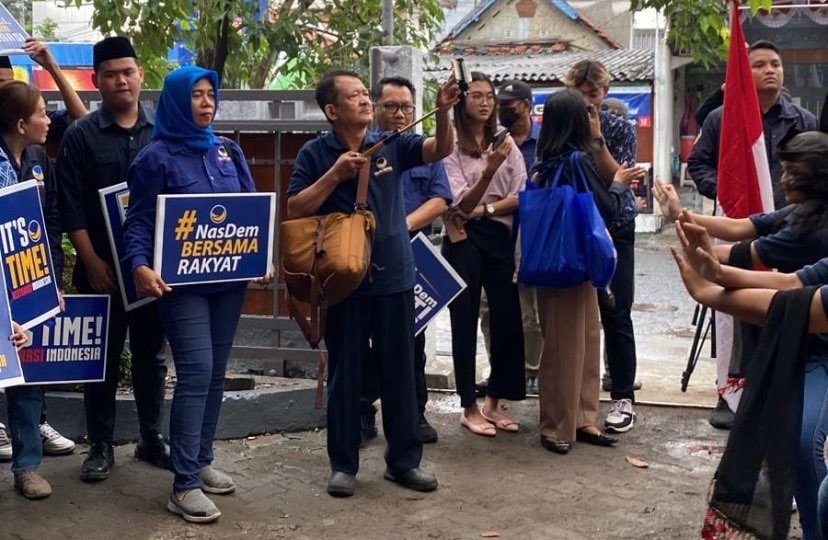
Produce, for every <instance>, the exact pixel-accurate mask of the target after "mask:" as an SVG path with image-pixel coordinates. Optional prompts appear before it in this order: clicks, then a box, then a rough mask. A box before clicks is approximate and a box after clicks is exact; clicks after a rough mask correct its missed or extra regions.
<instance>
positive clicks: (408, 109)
mask: <svg viewBox="0 0 828 540" xmlns="http://www.w3.org/2000/svg"><path fill="white" fill-rule="evenodd" d="M377 105H379V106H380V107H382V110H383V111H385V113H386V114H397V111H402V112H403V114H412V113H413V112H414V110H415V109H416V107H414V105H411V104H410V103H406V104H405V105H400V104H398V103H378V104H377Z"/></svg>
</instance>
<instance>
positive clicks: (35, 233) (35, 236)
mask: <svg viewBox="0 0 828 540" xmlns="http://www.w3.org/2000/svg"><path fill="white" fill-rule="evenodd" d="M27 230H28V232H29V239H30V240H31V241H32V242H34V243H37V242H39V241H40V236H41V235H42V234H43V231H42V229H41V228H40V223H38V222H37V221H35V220H31V221H30V222H29V226H28V227H27Z"/></svg>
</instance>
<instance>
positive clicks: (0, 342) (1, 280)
mask: <svg viewBox="0 0 828 540" xmlns="http://www.w3.org/2000/svg"><path fill="white" fill-rule="evenodd" d="M0 284H2V285H3V288H2V289H0V388H5V387H7V386H17V385H18V384H23V369H22V367H21V366H20V358H19V357H18V356H17V349H16V348H15V347H14V344H13V343H12V342H11V340H10V339H9V338H10V337H11V335H12V323H11V321H12V318H11V310H10V309H9V299H8V297H7V296H6V295H5V294H4V291H5V290H6V283H5V277H4V276H3V272H0Z"/></svg>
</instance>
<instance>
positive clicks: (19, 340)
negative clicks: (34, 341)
mask: <svg viewBox="0 0 828 540" xmlns="http://www.w3.org/2000/svg"><path fill="white" fill-rule="evenodd" d="M12 331H13V332H14V333H13V334H12V335H11V337H10V338H9V339H10V340H11V342H12V344H13V345H14V347H15V348H16V349H17V350H18V351H19V350H20V349H22V348H23V346H24V345H26V342H27V341H29V335H28V334H26V331H25V330H23V327H22V326H20V325H19V324H17V323H16V322H14V321H12Z"/></svg>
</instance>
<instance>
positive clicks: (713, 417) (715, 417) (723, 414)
mask: <svg viewBox="0 0 828 540" xmlns="http://www.w3.org/2000/svg"><path fill="white" fill-rule="evenodd" d="M735 416H736V413H734V412H733V411H731V410H730V406H729V405H728V404H727V401H725V400H724V398H722V397H720V398H719V402H718V403H716V408H715V409H713V412H712V413H710V420H709V422H710V425H711V426H713V427H714V428H718V429H730V428H731V427H733V418H734V417H735Z"/></svg>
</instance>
